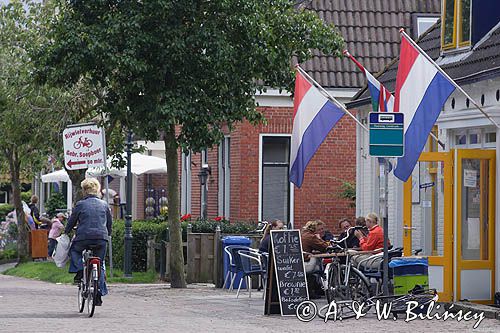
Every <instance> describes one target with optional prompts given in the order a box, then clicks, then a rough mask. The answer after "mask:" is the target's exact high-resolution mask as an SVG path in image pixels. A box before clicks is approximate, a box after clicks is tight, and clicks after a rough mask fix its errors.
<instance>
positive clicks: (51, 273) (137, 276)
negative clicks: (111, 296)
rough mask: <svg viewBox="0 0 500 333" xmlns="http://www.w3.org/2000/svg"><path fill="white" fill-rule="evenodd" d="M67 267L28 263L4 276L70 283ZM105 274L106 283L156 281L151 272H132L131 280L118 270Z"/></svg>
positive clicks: (44, 263) (48, 263)
mask: <svg viewBox="0 0 500 333" xmlns="http://www.w3.org/2000/svg"><path fill="white" fill-rule="evenodd" d="M68 265H69V264H68ZM68 265H66V267H65V268H57V266H56V265H55V264H54V263H53V262H28V263H24V264H20V265H18V266H17V267H14V268H11V269H8V270H7V271H5V272H4V274H6V275H12V276H19V277H24V278H28V279H34V280H40V281H47V282H52V283H72V282H73V277H74V274H69V273H68ZM106 273H107V274H106V282H107V283H154V282H156V281H158V276H157V274H156V272H152V271H149V272H134V273H133V274H132V278H125V277H123V272H122V271H121V270H120V269H113V277H110V275H109V269H108V270H107V271H106Z"/></svg>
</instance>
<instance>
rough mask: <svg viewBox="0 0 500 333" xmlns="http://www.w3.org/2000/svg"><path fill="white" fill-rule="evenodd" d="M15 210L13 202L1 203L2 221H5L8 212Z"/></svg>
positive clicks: (0, 218) (0, 219) (0, 215)
mask: <svg viewBox="0 0 500 333" xmlns="http://www.w3.org/2000/svg"><path fill="white" fill-rule="evenodd" d="M13 210H14V206H13V205H11V204H0V221H5V217H6V216H7V214H8V213H10V212H12V211H13Z"/></svg>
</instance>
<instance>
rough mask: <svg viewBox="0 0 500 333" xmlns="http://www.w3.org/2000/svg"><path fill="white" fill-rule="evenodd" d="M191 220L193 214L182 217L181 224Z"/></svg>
mask: <svg viewBox="0 0 500 333" xmlns="http://www.w3.org/2000/svg"><path fill="white" fill-rule="evenodd" d="M190 218H191V214H186V215H182V216H181V222H184V221H186V220H187V219H190Z"/></svg>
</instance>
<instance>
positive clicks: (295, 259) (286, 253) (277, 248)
mask: <svg viewBox="0 0 500 333" xmlns="http://www.w3.org/2000/svg"><path fill="white" fill-rule="evenodd" d="M271 246H272V256H273V261H274V271H275V273H276V274H275V276H276V285H277V287H278V296H279V303H280V310H281V315H282V316H295V310H296V308H297V305H299V304H300V303H302V302H303V301H306V300H308V299H309V293H308V290H307V280H306V272H305V269H304V258H303V255H302V243H301V240H300V231H299V230H272V231H271Z"/></svg>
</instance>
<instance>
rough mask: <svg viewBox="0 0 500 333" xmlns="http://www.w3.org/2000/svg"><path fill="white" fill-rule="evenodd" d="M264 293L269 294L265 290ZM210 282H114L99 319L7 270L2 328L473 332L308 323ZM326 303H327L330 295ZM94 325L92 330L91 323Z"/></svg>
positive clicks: (369, 321)
mask: <svg viewBox="0 0 500 333" xmlns="http://www.w3.org/2000/svg"><path fill="white" fill-rule="evenodd" d="M260 295H262V294H260ZM258 296H259V293H252V298H251V299H249V298H248V297H247V295H246V293H243V295H242V296H240V298H239V299H236V298H235V293H227V292H225V291H222V290H218V289H214V288H212V287H210V286H202V285H195V286H193V285H191V286H190V287H189V288H188V289H187V290H178V289H177V290H176V289H170V288H169V287H168V285H163V284H157V285H112V286H110V295H108V296H106V297H105V298H104V305H103V306H102V307H97V308H96V314H95V316H94V318H87V317H86V316H85V315H84V314H79V313H78V312H77V310H76V307H77V305H76V303H77V298H76V287H75V286H71V285H57V284H52V283H46V282H40V281H33V280H27V279H22V278H16V277H11V276H5V275H0V332H54V331H58V332H70V331H75V332H84V331H86V330H87V329H89V331H91V332H107V333H108V332H232V333H234V332H237V333H241V332H259V333H261V332H318V331H319V330H322V331H336V332H350V333H351V332H364V333H366V332H376V331H379V332H414V333H415V332H468V331H473V330H472V326H473V324H474V323H473V322H472V321H470V322H464V321H462V322H459V323H458V322H456V321H451V320H450V321H436V320H433V321H429V320H416V321H413V322H410V323H405V322H404V321H403V320H402V319H399V320H397V321H392V320H387V321H378V320H377V319H376V318H375V317H373V316H372V317H369V318H363V319H360V320H358V321H356V320H354V319H351V320H345V321H343V322H338V321H337V322H328V323H326V324H325V323H324V322H323V321H321V320H320V319H315V320H313V321H312V322H309V323H302V322H300V321H298V320H297V319H296V318H281V317H280V316H272V317H267V316H264V315H263V308H264V306H263V304H264V301H263V300H262V298H259V297H258ZM323 302H324V301H323ZM89 324H91V325H92V328H89V327H88V326H87V325H89ZM474 331H475V332H500V321H498V320H494V319H484V320H483V322H482V323H481V325H480V326H479V328H478V329H476V330H474Z"/></svg>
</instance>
